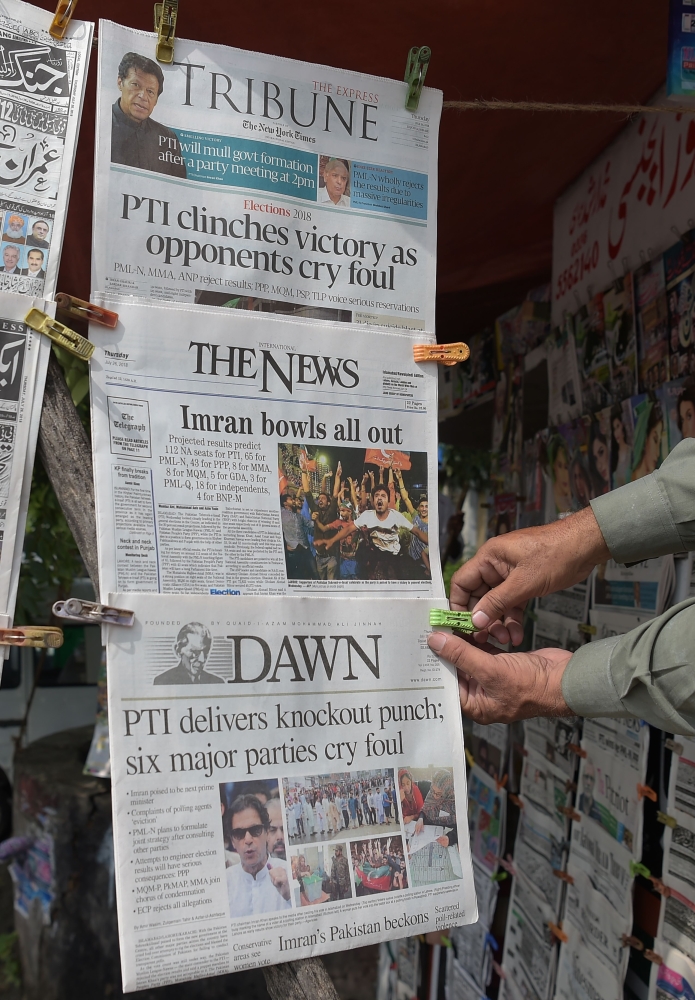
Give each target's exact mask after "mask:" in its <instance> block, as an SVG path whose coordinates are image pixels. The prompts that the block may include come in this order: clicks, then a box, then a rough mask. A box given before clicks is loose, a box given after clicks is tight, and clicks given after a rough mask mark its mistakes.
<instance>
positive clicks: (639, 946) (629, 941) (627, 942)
mask: <svg viewBox="0 0 695 1000" xmlns="http://www.w3.org/2000/svg"><path fill="white" fill-rule="evenodd" d="M620 940H621V941H622V943H623V948H634V949H635V951H644V941H640V939H639V938H638V937H635V936H634V934H621V935H620Z"/></svg>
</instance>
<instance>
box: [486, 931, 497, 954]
mask: <svg viewBox="0 0 695 1000" xmlns="http://www.w3.org/2000/svg"><path fill="white" fill-rule="evenodd" d="M485 944H489V945H490V947H491V948H492V950H493V951H499V949H500V946H499V945H498V944H497V941H495V939H494V938H493V936H492V934H491V933H490V931H488V932H487V934H486V935H485Z"/></svg>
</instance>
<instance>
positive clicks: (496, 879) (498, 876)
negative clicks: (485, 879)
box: [490, 872, 507, 882]
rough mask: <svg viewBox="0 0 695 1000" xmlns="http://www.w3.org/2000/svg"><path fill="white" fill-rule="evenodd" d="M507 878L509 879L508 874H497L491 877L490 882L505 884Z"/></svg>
mask: <svg viewBox="0 0 695 1000" xmlns="http://www.w3.org/2000/svg"><path fill="white" fill-rule="evenodd" d="M506 878H507V873H506V872H495V874H494V875H491V876H490V881H491V882H504V880H505V879H506Z"/></svg>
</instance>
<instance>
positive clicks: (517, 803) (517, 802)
mask: <svg viewBox="0 0 695 1000" xmlns="http://www.w3.org/2000/svg"><path fill="white" fill-rule="evenodd" d="M507 798H508V799H509V801H510V802H511V803H512V804H513V805H515V806H516V807H517V809H523V808H524V803H523V802H522V801H521V799H520V798H519V796H518V795H514V793H513V792H508V793H507Z"/></svg>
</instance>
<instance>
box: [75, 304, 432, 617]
mask: <svg viewBox="0 0 695 1000" xmlns="http://www.w3.org/2000/svg"><path fill="white" fill-rule="evenodd" d="M106 305H107V306H108V308H111V309H114V310H115V311H117V312H119V313H120V323H119V326H118V328H117V329H116V330H114V331H111V330H106V329H105V328H104V327H96V326H93V327H92V328H91V331H90V333H91V337H92V340H93V341H94V342H95V343H96V351H95V353H94V356H93V359H92V364H91V372H92V420H93V443H94V468H95V482H96V500H97V518H98V536H99V568H100V572H101V591H102V594H106V593H107V592H108V591H109V590H121V591H150V592H159V593H174V592H179V593H182V592H183V593H202V594H213V595H216V596H219V595H223V594H232V595H239V594H258V595H262V594H276V595H282V594H285V593H291V592H294V593H296V592H305V593H306V592H309V593H313V594H319V593H320V594H323V595H326V594H333V595H345V594H346V593H350V594H351V595H352V594H356V593H360V592H362V593H364V592H369V593H372V594H375V593H379V592H381V593H383V594H389V595H392V594H393V593H394V591H399V592H400V593H401V594H407V595H408V596H413V597H430V596H436V597H442V596H443V595H444V591H443V584H442V579H441V572H440V569H439V555H438V552H437V538H438V531H437V520H436V518H437V505H436V504H434V505H433V506H432V508H431V511H430V512H429V513H428V503H427V496H428V493H429V495H432V496H435V497H436V495H437V479H436V476H437V468H436V462H434V461H432V458H431V456H433V455H436V429H437V402H436V386H437V371H436V365H431V364H430V365H426V364H420V365H418V364H415V362H414V361H413V340H412V337H411V336H410V335H406V334H403V333H398V332H396V331H390V332H381V333H376V332H374V331H367V330H363V329H361V328H360V329H354V330H352V331H351V332H350V334H349V336H348V337H346V336H345V333H346V331H345V328H344V327H339V326H335V325H331V324H327V325H324V324H322V325H321V326H319V325H318V324H316V323H308V322H306V321H305V320H284V319H280V318H277V317H272V316H271V317H260V316H257V315H250V314H248V313H243V312H238V313H233V314H231V315H230V313H228V312H222V311H221V310H217V309H209V310H206V311H204V312H202V313H201V311H200V310H197V311H196V310H192V309H186V308H184V307H182V306H177V307H167V306H163V305H160V306H157V307H153V306H149V305H145V304H140V303H137V302H133V301H132V300H131V302H130V303H129V304H126V303H125V302H120V303H119V302H106ZM196 330H199V331H201V332H200V333H196ZM420 336H422V335H420ZM242 345H243V346H242ZM430 524H431V526H432V532H431V533H429V534H428V526H429V525H430ZM429 539H431V541H432V547H431V549H430V546H429V543H428V540H429Z"/></svg>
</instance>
